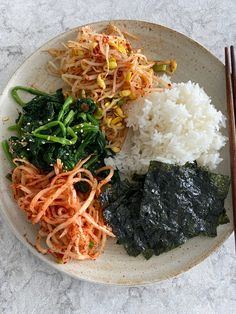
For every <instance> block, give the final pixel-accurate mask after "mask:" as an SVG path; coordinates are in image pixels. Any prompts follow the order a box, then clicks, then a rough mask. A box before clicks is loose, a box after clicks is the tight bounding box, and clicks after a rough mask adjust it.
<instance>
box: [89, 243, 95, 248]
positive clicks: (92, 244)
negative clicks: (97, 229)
mask: <svg viewBox="0 0 236 314" xmlns="http://www.w3.org/2000/svg"><path fill="white" fill-rule="evenodd" d="M93 247H94V243H93V241H90V242H89V248H90V249H92V248H93Z"/></svg>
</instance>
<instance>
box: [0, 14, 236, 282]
mask: <svg viewBox="0 0 236 314" xmlns="http://www.w3.org/2000/svg"><path fill="white" fill-rule="evenodd" d="M112 22H120V23H129V22H134V23H137V22H138V23H144V24H146V25H147V26H148V25H149V26H153V27H156V26H158V27H160V28H163V29H166V30H167V31H170V32H172V33H175V34H177V35H181V36H182V37H184V38H185V39H186V40H188V41H190V42H191V43H192V44H193V45H197V46H198V48H200V49H202V50H203V51H204V52H205V53H208V54H210V55H211V57H213V58H214V59H215V61H216V62H217V63H219V64H220V65H221V66H223V67H224V64H223V62H222V61H221V60H220V59H219V58H218V57H217V56H215V55H214V54H213V53H212V52H211V51H210V50H208V49H207V48H206V47H205V46H204V45H202V44H201V43H199V42H198V41H196V40H194V39H193V38H191V37H188V36H187V35H185V34H183V33H182V32H179V31H177V30H175V29H173V28H170V27H167V26H165V25H162V24H159V23H154V22H150V21H146V20H139V19H137V20H136V19H110V20H99V21H94V22H90V23H86V24H82V25H78V26H75V27H73V28H69V29H68V30H66V31H63V32H61V33H59V34H57V35H56V36H54V37H52V38H50V39H49V40H47V41H45V42H44V43H43V44H41V45H40V46H39V47H38V48H37V49H35V50H34V51H33V52H32V53H30V54H29V55H28V56H26V57H25V58H24V60H23V61H22V62H21V64H20V65H19V66H18V67H17V68H16V69H15V70H14V71H13V73H12V74H11V76H10V78H9V79H8V80H7V82H6V83H5V84H4V86H3V87H1V90H0V97H1V96H3V95H4V94H5V93H6V90H7V87H8V85H9V84H10V81H11V80H12V79H13V77H14V76H16V75H17V72H18V71H19V70H20V68H21V67H22V66H23V65H24V64H25V63H26V62H27V61H28V60H29V59H30V58H31V57H32V56H33V55H34V54H36V53H37V52H39V51H40V50H41V49H42V47H43V46H45V45H49V44H50V42H51V41H54V40H56V39H57V38H60V37H61V36H63V35H66V34H67V33H72V32H75V31H76V30H79V29H80V28H81V27H84V26H90V25H93V26H94V27H96V25H97V24H100V23H104V24H105V23H107V24H109V23H112ZM227 132H228V130H227ZM1 205H3V202H2V200H1ZM0 212H1V217H3V218H4V221H5V222H7V225H8V226H9V229H10V230H11V231H12V233H13V234H14V236H15V237H16V238H17V239H18V240H19V241H20V242H21V243H22V244H23V245H24V246H25V247H26V248H27V249H29V251H30V252H31V253H32V254H33V255H34V256H36V257H38V258H39V259H40V260H41V261H43V262H45V263H46V264H47V265H49V266H50V267H52V268H53V269H56V270H57V271H60V272H61V273H63V274H65V275H68V276H70V277H72V278H74V279H76V280H82V281H87V282H90V283H93V284H99V285H105V286H111V285H112V286H126V287H135V286H146V285H152V284H158V283H161V282H164V281H166V280H168V279H171V278H174V277H177V276H180V275H181V274H183V273H185V272H188V271H189V270H190V269H192V268H193V267H195V266H197V265H198V264H200V263H201V262H202V261H204V260H205V259H206V258H208V257H209V256H210V255H212V254H213V253H214V252H216V251H217V250H218V249H219V248H220V247H221V246H222V245H223V244H224V242H225V241H226V240H227V239H228V238H229V237H230V235H231V234H232V233H233V228H232V230H231V231H230V230H228V231H227V232H225V234H224V236H222V239H221V241H219V242H217V243H216V244H215V245H214V246H213V247H212V248H211V249H210V250H209V251H207V252H206V253H205V254H201V255H199V257H198V258H195V260H194V261H193V262H189V263H188V264H187V265H186V266H185V267H183V269H181V271H176V272H173V273H171V274H169V275H166V276H165V278H163V279H159V280H158V279H156V280H155V279H154V280H153V281H150V280H149V281H145V280H142V282H140V281H138V280H136V281H133V282H132V283H127V282H126V283H119V282H111V281H105V280H103V279H101V280H94V279H90V278H86V279H85V278H81V277H79V276H77V275H75V274H73V273H71V272H68V271H66V270H64V269H61V268H60V266H59V265H58V264H57V263H55V262H53V261H51V260H49V259H47V258H45V257H44V255H42V254H41V253H39V252H38V251H37V250H36V249H35V248H34V247H33V245H32V244H31V243H29V242H28V241H27V238H26V237H24V236H23V235H21V234H20V233H19V232H18V231H17V230H16V228H15V226H14V224H13V223H12V221H11V220H10V219H9V217H8V216H7V214H6V210H4V209H3V208H2V206H0Z"/></svg>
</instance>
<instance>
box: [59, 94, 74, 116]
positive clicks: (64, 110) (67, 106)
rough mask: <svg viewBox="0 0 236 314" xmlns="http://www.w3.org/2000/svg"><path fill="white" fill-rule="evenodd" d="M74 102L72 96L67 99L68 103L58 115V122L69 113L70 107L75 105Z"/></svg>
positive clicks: (66, 102) (65, 103)
mask: <svg viewBox="0 0 236 314" xmlns="http://www.w3.org/2000/svg"><path fill="white" fill-rule="evenodd" d="M73 101H74V99H73V98H72V97H71V96H69V97H68V98H67V99H66V101H65V102H64V104H63V106H62V108H61V110H60V112H59V114H58V118H57V120H59V121H60V120H62V118H63V116H64V114H65V113H66V112H67V111H68V109H69V107H70V105H71V104H72V103H73Z"/></svg>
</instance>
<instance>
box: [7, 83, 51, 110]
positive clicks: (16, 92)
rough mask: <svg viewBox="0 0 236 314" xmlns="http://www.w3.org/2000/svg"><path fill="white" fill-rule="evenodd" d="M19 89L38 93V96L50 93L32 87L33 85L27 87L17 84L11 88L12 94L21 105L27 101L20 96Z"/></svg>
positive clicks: (34, 93) (33, 93)
mask: <svg viewBox="0 0 236 314" xmlns="http://www.w3.org/2000/svg"><path fill="white" fill-rule="evenodd" d="M18 90H21V91H24V92H27V93H29V94H32V95H36V96H46V95H48V94H47V93H45V92H42V91H40V90H38V89H35V88H32V87H25V86H15V87H14V88H13V89H12V90H11V96H12V97H13V98H14V100H15V101H16V102H17V103H18V104H19V105H20V106H22V107H23V106H24V105H25V104H26V103H27V102H25V101H23V100H22V99H21V98H20V96H19V95H18Z"/></svg>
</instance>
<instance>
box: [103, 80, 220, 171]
mask: <svg viewBox="0 0 236 314" xmlns="http://www.w3.org/2000/svg"><path fill="white" fill-rule="evenodd" d="M127 114H128V117H127V126H128V127H129V128H130V130H129V132H128V136H127V139H126V142H125V144H124V146H123V148H122V150H121V152H120V153H119V154H117V155H116V156H115V158H113V159H112V158H108V159H107V160H106V163H107V164H109V165H112V166H114V167H116V168H118V169H119V170H120V171H121V172H122V173H124V174H126V175H131V174H133V173H139V174H142V173H145V172H147V169H148V166H149V162H150V161H151V160H159V161H162V162H166V163H175V164H179V165H184V164H185V163H186V162H193V161H194V160H196V161H197V163H198V164H199V165H200V166H207V167H208V168H209V169H210V170H212V169H214V168H216V166H217V165H218V164H219V162H220V161H221V160H222V158H220V154H219V150H220V149H221V148H222V147H223V146H224V145H225V142H226V137H224V136H223V135H222V134H221V132H220V128H221V127H225V121H226V119H225V117H224V115H223V114H222V113H221V112H220V111H217V110H216V108H215V107H214V105H213V104H211V99H210V98H209V97H208V96H207V94H206V93H205V92H204V90H203V89H202V88H200V87H199V85H198V84H195V83H192V82H190V81H189V82H188V83H179V84H173V88H172V89H171V90H165V91H164V92H162V93H160V92H155V93H152V94H150V95H148V96H147V97H146V98H141V99H139V100H137V101H135V102H133V104H132V105H131V106H130V108H129V110H128V111H127Z"/></svg>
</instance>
